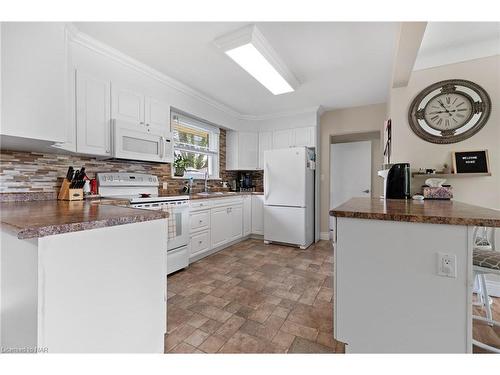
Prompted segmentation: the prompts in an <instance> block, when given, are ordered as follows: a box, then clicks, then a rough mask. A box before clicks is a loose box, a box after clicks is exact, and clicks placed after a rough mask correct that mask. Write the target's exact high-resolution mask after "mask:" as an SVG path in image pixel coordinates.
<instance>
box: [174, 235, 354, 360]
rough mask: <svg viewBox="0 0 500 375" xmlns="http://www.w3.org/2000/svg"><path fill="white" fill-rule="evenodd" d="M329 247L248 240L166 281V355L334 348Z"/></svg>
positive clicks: (327, 350) (336, 349)
mask: <svg viewBox="0 0 500 375" xmlns="http://www.w3.org/2000/svg"><path fill="white" fill-rule="evenodd" d="M332 261H333V250H332V247H331V244H330V243H329V242H328V241H320V242H319V243H317V244H315V245H313V246H310V247H309V248H308V249H307V250H300V249H298V248H293V247H287V246H278V245H264V244H263V243H262V240H246V241H243V242H241V243H239V244H236V245H233V246H231V247H228V248H227V249H224V250H223V251H220V252H218V253H217V254H214V255H212V256H209V257H207V258H204V259H202V260H200V261H198V262H196V263H193V264H191V265H190V266H189V268H187V269H186V270H183V271H180V272H177V273H175V274H173V275H171V276H169V278H168V317H167V319H168V332H167V335H166V338H165V351H166V352H169V353H335V352H343V351H344V346H343V344H341V343H340V342H336V341H335V340H334V339H333V333H332V332H333V326H332V322H333V320H332V314H333V308H332V294H333V290H332V271H333V265H332Z"/></svg>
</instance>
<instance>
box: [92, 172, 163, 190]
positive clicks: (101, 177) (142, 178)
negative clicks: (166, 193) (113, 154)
mask: <svg viewBox="0 0 500 375" xmlns="http://www.w3.org/2000/svg"><path fill="white" fill-rule="evenodd" d="M97 182H98V184H99V186H130V187H133V186H158V185H159V182H158V177H156V176H154V175H151V174H145V173H123V172H118V173H97Z"/></svg>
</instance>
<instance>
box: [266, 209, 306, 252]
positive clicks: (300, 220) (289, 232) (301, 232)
mask: <svg viewBox="0 0 500 375" xmlns="http://www.w3.org/2000/svg"><path fill="white" fill-rule="evenodd" d="M306 211H307V209H306V208H298V207H280V206H264V240H265V241H271V242H272V241H274V242H283V243H289V244H295V245H300V246H308V245H310V243H311V242H312V236H309V235H308V233H309V232H311V233H312V230H311V228H308V226H307V220H306V217H307V212H306Z"/></svg>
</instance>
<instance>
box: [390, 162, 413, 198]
mask: <svg viewBox="0 0 500 375" xmlns="http://www.w3.org/2000/svg"><path fill="white" fill-rule="evenodd" d="M410 177H411V176H410V164H409V163H398V164H394V165H393V166H392V167H391V169H389V173H388V174H387V182H386V189H385V197H386V198H387V199H409V198H411V193H410Z"/></svg>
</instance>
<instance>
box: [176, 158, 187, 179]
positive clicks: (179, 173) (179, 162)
mask: <svg viewBox="0 0 500 375" xmlns="http://www.w3.org/2000/svg"><path fill="white" fill-rule="evenodd" d="M185 170H186V160H185V159H184V157H183V156H182V155H177V156H176V157H175V160H174V176H176V177H183V176H184V171H185Z"/></svg>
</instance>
